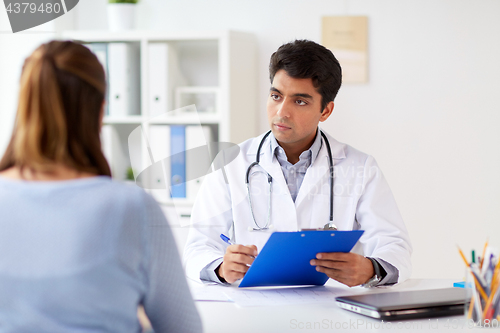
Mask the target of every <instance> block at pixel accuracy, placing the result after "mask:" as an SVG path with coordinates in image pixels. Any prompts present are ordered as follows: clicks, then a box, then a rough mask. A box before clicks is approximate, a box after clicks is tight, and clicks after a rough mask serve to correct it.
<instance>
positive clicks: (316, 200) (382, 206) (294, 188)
mask: <svg viewBox="0 0 500 333" xmlns="http://www.w3.org/2000/svg"><path fill="white" fill-rule="evenodd" d="M269 72H270V79H271V88H270V90H269V96H268V101H267V117H268V120H269V126H270V129H271V131H270V133H267V135H266V133H264V134H262V135H260V136H259V137H257V138H253V139H250V140H247V141H245V142H243V143H241V144H240V145H239V147H240V152H239V154H238V156H237V157H236V158H235V159H234V160H232V161H231V159H229V158H228V161H230V162H229V163H228V164H227V165H226V166H225V168H224V169H223V170H218V171H217V172H214V173H211V174H209V175H207V177H206V178H205V180H204V182H203V184H202V187H201V189H200V192H199V195H198V197H197V200H196V202H195V205H194V207H193V212H192V228H191V229H190V232H189V236H188V241H187V244H186V248H185V253H184V261H185V266H186V271H187V274H188V276H190V277H192V278H195V279H201V280H205V281H214V282H219V283H233V282H235V281H237V280H238V279H241V278H242V277H243V276H244V275H245V273H246V271H247V270H248V265H251V264H252V262H253V260H254V258H255V256H257V255H258V251H259V250H260V249H262V247H263V246H264V244H265V243H266V241H267V239H268V238H269V236H270V234H271V233H272V232H273V231H297V230H300V229H303V228H323V227H324V226H325V224H327V225H328V223H330V222H332V223H331V224H330V226H334V227H336V228H338V230H353V229H361V230H364V231H365V232H364V234H363V236H362V237H361V238H360V240H359V242H358V244H357V245H356V246H355V248H354V249H353V251H351V253H318V254H317V255H316V258H315V259H313V260H311V263H310V264H311V265H313V266H316V269H317V270H318V271H320V272H324V273H325V274H326V275H328V276H329V277H330V278H332V279H335V280H337V281H339V282H341V283H343V284H346V285H348V286H357V285H364V286H367V287H372V286H377V285H390V284H394V283H397V282H402V281H404V280H406V279H407V278H408V277H409V276H410V273H411V262H410V255H411V251H412V248H411V245H410V239H409V237H408V232H407V230H406V227H405V225H404V223H403V220H402V218H401V215H400V213H399V210H398V208H397V205H396V202H395V200H394V197H393V195H392V193H391V190H390V188H389V186H388V184H387V182H386V180H385V178H384V176H383V175H382V172H381V171H380V169H379V167H378V165H377V163H376V162H375V160H374V159H373V157H371V156H369V155H367V154H365V153H362V152H360V151H358V150H356V149H354V148H352V147H350V146H348V145H346V144H343V143H340V142H338V141H336V140H335V139H334V138H333V137H331V136H330V135H328V134H326V133H325V132H323V131H321V129H320V128H319V127H318V125H319V123H320V122H324V121H325V120H327V119H328V117H330V115H331V114H332V111H333V107H334V102H333V101H334V99H335V96H336V95H337V92H338V90H339V88H340V85H341V81H342V74H341V68H340V64H339V62H338V61H337V59H336V58H335V57H334V55H333V54H332V52H331V51H329V50H328V49H326V48H324V47H323V46H321V45H319V44H316V43H314V42H312V41H306V40H296V41H294V42H291V43H288V44H284V45H282V46H281V47H280V48H279V49H278V50H277V51H276V52H275V53H274V54H273V55H272V56H271V61H270V65H269ZM241 125H242V126H244V124H241ZM228 155H230V154H228ZM218 158H221V159H224V154H221V155H220V156H219V157H218ZM330 161H331V162H330ZM222 163H224V162H222ZM330 163H331V164H330ZM252 164H253V165H252ZM330 165H332V166H333V167H332V168H330ZM247 182H248V188H247ZM332 185H333V186H332ZM330 207H332V209H333V212H332V213H333V214H331V213H330V211H331V209H330ZM330 215H333V221H330V219H331V216H330ZM220 234H225V235H229V236H230V238H231V241H232V243H234V244H238V245H228V244H226V243H225V242H223V241H222V240H221V238H220V237H219V236H220Z"/></svg>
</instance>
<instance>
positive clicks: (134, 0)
mask: <svg viewBox="0 0 500 333" xmlns="http://www.w3.org/2000/svg"><path fill="white" fill-rule="evenodd" d="M138 1H139V0H108V3H137V2H138Z"/></svg>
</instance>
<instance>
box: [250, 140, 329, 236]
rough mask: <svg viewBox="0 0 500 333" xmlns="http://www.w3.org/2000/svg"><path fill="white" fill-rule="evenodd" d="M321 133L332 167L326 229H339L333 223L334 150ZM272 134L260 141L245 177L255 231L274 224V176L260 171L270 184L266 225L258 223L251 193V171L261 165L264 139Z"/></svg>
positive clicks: (266, 228) (267, 228)
mask: <svg viewBox="0 0 500 333" xmlns="http://www.w3.org/2000/svg"><path fill="white" fill-rule="evenodd" d="M319 131H320V133H321V136H322V137H323V141H324V142H325V144H326V149H327V152H328V165H329V167H330V222H329V223H327V224H325V226H324V228H323V229H325V230H337V226H336V225H335V224H334V223H333V178H334V177H333V159H332V150H331V148H330V143H329V142H328V138H327V137H326V135H325V133H323V131H321V130H319ZM269 134H271V131H269V132H267V133H266V134H265V135H264V137H263V138H262V140H261V141H260V144H259V148H258V149H257V156H256V157H255V162H253V163H252V164H250V166H249V167H248V169H247V173H246V177H245V183H246V185H247V194H248V204H249V205H250V212H251V213H252V219H253V222H254V224H255V226H256V227H257V228H251V227H249V229H251V230H253V231H264V230H269V229H271V228H272V225H270V224H269V223H270V222H271V194H272V182H273V177H271V175H270V174H269V173H268V172H266V171H265V170H264V171H259V172H262V173H265V174H266V175H267V183H268V184H269V203H268V210H267V221H266V225H265V226H264V227H261V226H260V225H259V224H258V223H257V220H256V219H255V215H254V213H253V208H252V196H251V195H250V182H249V178H250V171H251V170H252V168H253V167H254V166H256V165H259V162H260V150H261V148H262V145H263V144H264V141H265V140H266V138H267V137H268V136H269Z"/></svg>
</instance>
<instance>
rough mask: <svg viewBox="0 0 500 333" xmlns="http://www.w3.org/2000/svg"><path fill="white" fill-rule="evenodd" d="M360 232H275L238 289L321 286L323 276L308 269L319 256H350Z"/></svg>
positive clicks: (323, 282)
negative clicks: (339, 254) (341, 253)
mask: <svg viewBox="0 0 500 333" xmlns="http://www.w3.org/2000/svg"><path fill="white" fill-rule="evenodd" d="M362 234H363V231H362V230H353V231H331V230H308V231H295V232H274V233H273V234H272V235H271V237H269V239H268V241H267V243H266V244H265V245H264V247H263V248H262V251H261V252H260V253H259V255H258V256H257V257H256V258H255V260H254V262H253V263H252V265H251V266H250V268H249V269H248V271H247V273H246V274H245V276H244V277H243V280H241V283H240V285H239V287H240V288H242V287H264V286H301V285H318V286H321V285H324V284H325V282H326V281H327V280H328V276H326V274H325V273H321V272H318V271H316V267H315V266H311V264H310V261H311V259H314V258H316V254H317V253H319V252H345V253H347V252H350V251H351V249H352V248H353V247H354V245H355V244H356V242H357V241H358V239H359V238H360V237H361V235H362Z"/></svg>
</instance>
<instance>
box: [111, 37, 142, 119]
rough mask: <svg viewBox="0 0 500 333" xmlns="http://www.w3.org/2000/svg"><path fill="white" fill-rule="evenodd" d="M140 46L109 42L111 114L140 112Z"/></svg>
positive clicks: (122, 114) (135, 113)
mask: <svg viewBox="0 0 500 333" xmlns="http://www.w3.org/2000/svg"><path fill="white" fill-rule="evenodd" d="M139 66H140V63H139V48H138V46H137V45H135V44H132V43H109V44H108V72H109V115H110V116H128V115H138V114H140V86H139V85H140V75H139V71H140V69H139Z"/></svg>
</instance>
